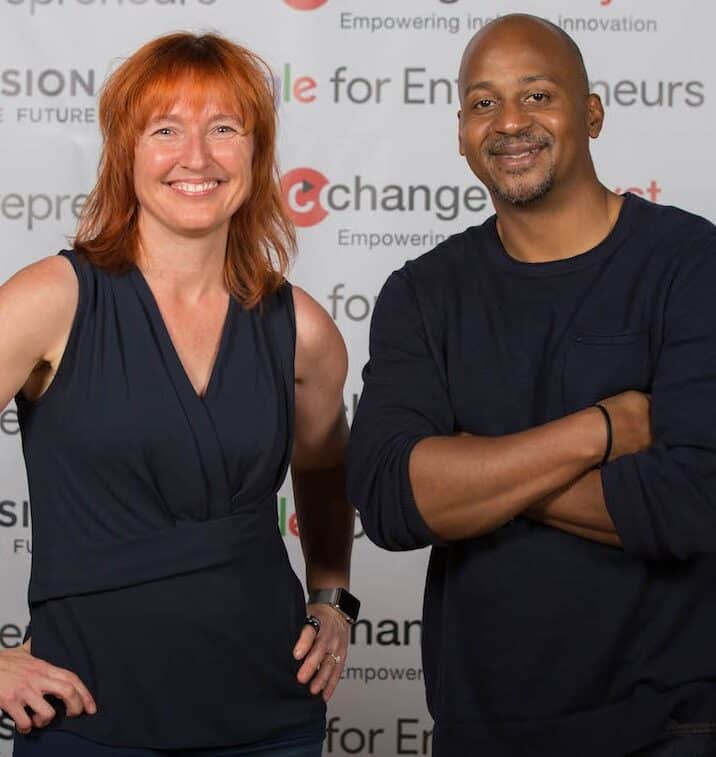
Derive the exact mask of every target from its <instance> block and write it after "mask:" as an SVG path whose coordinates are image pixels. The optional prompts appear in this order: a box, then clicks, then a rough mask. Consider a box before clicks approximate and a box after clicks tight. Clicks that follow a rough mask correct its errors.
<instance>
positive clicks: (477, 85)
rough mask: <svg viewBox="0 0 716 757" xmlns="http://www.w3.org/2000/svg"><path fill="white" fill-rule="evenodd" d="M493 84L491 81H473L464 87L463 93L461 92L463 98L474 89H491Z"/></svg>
mask: <svg viewBox="0 0 716 757" xmlns="http://www.w3.org/2000/svg"><path fill="white" fill-rule="evenodd" d="M492 87H493V84H492V82H491V81H474V82H471V83H470V84H468V85H467V87H465V91H464V92H463V95H462V96H463V97H467V96H468V95H469V94H470V92H472V91H473V90H475V89H492Z"/></svg>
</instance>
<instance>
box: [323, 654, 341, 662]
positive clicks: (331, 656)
mask: <svg viewBox="0 0 716 757" xmlns="http://www.w3.org/2000/svg"><path fill="white" fill-rule="evenodd" d="M326 657H330V658H331V659H332V660H333V663H334V664H335V665H338V663H339V662H340V661H341V656H340V655H339V654H333V652H328V654H327V655H326Z"/></svg>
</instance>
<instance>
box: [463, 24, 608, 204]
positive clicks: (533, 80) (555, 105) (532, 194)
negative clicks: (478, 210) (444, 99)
mask: <svg viewBox="0 0 716 757" xmlns="http://www.w3.org/2000/svg"><path fill="white" fill-rule="evenodd" d="M460 95H461V99H462V109H461V111H460V129H459V139H460V154H461V155H464V156H465V157H466V158H467V162H468V164H469V165H470V168H471V169H472V171H473V173H474V174H475V175H476V176H477V177H478V178H479V179H480V180H481V181H482V182H483V183H484V184H485V186H486V187H487V188H488V189H489V190H490V192H491V193H492V195H493V199H495V200H503V201H504V202H507V203H510V204H512V205H517V206H526V205H529V204H530V203H533V202H536V201H537V200H539V199H541V198H542V197H544V196H545V195H547V194H548V193H549V192H550V190H551V189H552V187H553V186H555V185H556V184H558V183H559V182H562V181H564V180H565V179H569V180H573V179H575V178H577V177H578V176H580V175H586V174H583V173H582V171H583V169H584V168H585V167H587V166H590V165H591V162H590V158H589V147H588V142H589V136H590V133H591V131H592V128H591V127H590V121H594V118H593V116H594V115H595V114H594V112H593V108H594V107H595V106H598V99H596V98H595V99H592V98H589V97H587V93H586V92H585V89H584V84H583V80H581V79H580V72H579V69H578V68H577V67H576V66H575V61H574V58H573V55H572V54H571V52H570V51H568V50H567V48H566V45H565V44H564V43H563V42H562V41H561V40H559V39H558V38H556V37H555V35H554V34H553V33H551V32H549V31H547V30H543V29H541V28H539V27H536V26H535V25H533V24H527V25H524V24H523V25H522V26H521V25H520V24H519V23H514V24H510V25H508V24H505V25H504V26H502V27H498V28H496V29H494V30H491V31H490V32H489V33H488V34H486V35H485V37H484V38H483V39H479V40H477V41H476V44H474V46H473V49H472V51H471V52H470V51H468V54H467V56H466V58H465V59H464V62H463V67H462V69H461V76H460ZM595 100H596V102H595ZM599 107H600V106H599ZM600 112H601V111H600ZM590 116H592V118H590ZM600 126H601V120H600V121H599V125H598V126H597V127H596V133H594V134H593V136H596V134H597V133H598V130H599V127H600Z"/></svg>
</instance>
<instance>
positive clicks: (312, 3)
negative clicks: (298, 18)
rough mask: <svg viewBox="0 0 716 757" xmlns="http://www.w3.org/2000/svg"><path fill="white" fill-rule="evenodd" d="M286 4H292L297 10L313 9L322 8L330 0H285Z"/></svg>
mask: <svg viewBox="0 0 716 757" xmlns="http://www.w3.org/2000/svg"><path fill="white" fill-rule="evenodd" d="M283 1H284V3H286V5H290V6H291V7H292V8H295V9H296V10H297V11H312V10H315V9H316V8H320V7H321V6H322V5H324V4H325V3H327V2H328V0H283Z"/></svg>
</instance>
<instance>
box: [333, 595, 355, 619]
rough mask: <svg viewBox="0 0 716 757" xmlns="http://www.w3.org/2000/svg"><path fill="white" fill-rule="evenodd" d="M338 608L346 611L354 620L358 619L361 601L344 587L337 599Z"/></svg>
mask: <svg viewBox="0 0 716 757" xmlns="http://www.w3.org/2000/svg"><path fill="white" fill-rule="evenodd" d="M336 605H337V606H338V609H339V610H341V611H342V612H344V613H345V614H346V615H347V616H348V617H349V618H351V619H352V620H357V618H358V611H359V610H360V601H359V600H358V599H357V598H356V597H354V596H353V595H352V594H351V593H350V592H349V591H346V590H345V589H343V590H342V591H341V592H340V594H339V596H338V599H337V602H336Z"/></svg>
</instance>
